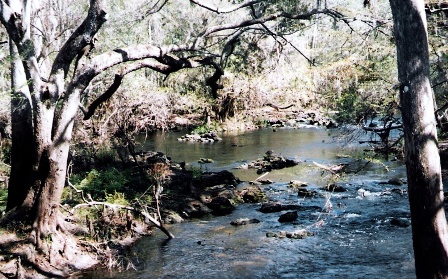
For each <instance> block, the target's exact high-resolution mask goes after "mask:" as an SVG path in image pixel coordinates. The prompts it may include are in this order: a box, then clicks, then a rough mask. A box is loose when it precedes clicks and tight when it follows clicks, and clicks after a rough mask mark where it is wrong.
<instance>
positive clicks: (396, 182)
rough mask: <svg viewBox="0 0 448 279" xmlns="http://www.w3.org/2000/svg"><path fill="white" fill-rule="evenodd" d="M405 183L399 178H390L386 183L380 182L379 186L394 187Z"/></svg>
mask: <svg viewBox="0 0 448 279" xmlns="http://www.w3.org/2000/svg"><path fill="white" fill-rule="evenodd" d="M404 183H405V182H404V181H403V180H402V179H401V178H397V177H394V178H391V179H389V180H388V181H387V182H380V183H379V184H390V185H394V186H402V185H403V184H404Z"/></svg>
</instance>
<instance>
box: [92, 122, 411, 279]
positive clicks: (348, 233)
mask: <svg viewBox="0 0 448 279" xmlns="http://www.w3.org/2000/svg"><path fill="white" fill-rule="evenodd" d="M181 135H182V133H164V134H162V133H160V134H157V135H156V136H152V137H149V138H147V139H146V141H145V143H144V146H143V148H144V149H147V150H157V151H162V152H164V153H166V154H167V155H168V156H170V157H171V158H172V159H173V160H174V161H185V162H186V163H187V164H189V165H190V167H196V168H202V169H203V170H210V171H215V170H222V169H229V170H232V171H233V172H234V173H235V174H236V175H237V176H238V177H239V178H240V179H242V180H244V181H250V180H253V179H255V178H257V177H258V175H257V174H256V173H255V171H254V170H240V169H233V168H234V167H236V166H238V165H241V164H243V163H244V162H246V161H250V160H254V159H256V158H259V157H262V156H263V154H264V153H265V152H266V151H267V150H273V151H274V152H275V153H278V154H282V155H283V156H285V157H291V158H295V159H299V160H300V161H301V163H300V164H299V165H298V166H296V167H293V168H288V169H282V170H276V171H273V172H271V173H269V174H268V175H267V176H266V177H265V178H268V179H271V180H273V181H274V183H273V184H271V185H267V186H262V188H263V189H264V190H266V191H267V192H268V194H269V196H270V197H271V199H273V200H277V201H280V202H282V203H285V204H299V205H303V206H304V207H305V209H304V210H301V211H299V218H298V219H297V221H296V222H294V223H289V224H281V223H279V222H278V221H277V219H278V217H279V215H280V214H281V213H269V214H263V213H261V212H259V211H258V210H257V209H258V208H259V207H260V205H258V204H243V205H239V206H238V208H237V209H236V210H235V212H233V213H232V214H230V215H228V216H220V217H209V218H206V219H201V220H193V221H189V222H184V223H182V224H176V225H171V226H170V227H169V230H170V231H172V232H173V233H174V235H175V236H176V238H175V239H173V240H170V241H166V237H165V235H163V234H162V233H160V232H155V233H154V235H153V236H151V237H146V238H143V239H141V240H140V241H139V242H138V243H137V244H136V245H135V247H133V249H132V251H131V253H130V255H129V258H131V259H132V260H133V263H134V267H135V269H130V270H129V271H127V272H123V273H114V274H111V273H109V272H106V271H96V272H94V274H91V275H89V276H91V277H92V278H415V275H414V266H413V264H414V263H413V252H412V239H411V228H410V227H398V226H393V225H391V223H390V221H391V220H392V218H399V219H401V220H405V221H409V206H408V197H407V193H406V188H407V187H406V185H402V186H393V185H390V184H383V183H382V182H385V181H388V180H389V179H390V178H402V179H404V178H405V177H406V175H405V168H404V166H403V165H402V163H401V162H398V161H392V160H390V161H387V160H385V161H380V160H372V161H371V162H370V163H367V162H366V161H364V160H358V159H357V158H361V156H360V154H362V149H363V148H364V147H360V146H356V145H355V146H347V145H343V144H342V143H341V142H339V141H334V140H333V135H332V134H330V132H329V131H326V130H322V129H315V128H302V129H280V130H278V131H277V132H275V133H274V132H272V130H269V129H266V130H256V131H252V132H248V133H244V134H239V135H238V134H235V135H223V136H222V137H223V141H221V142H217V143H213V144H201V143H181V142H178V141H177V138H178V137H180V136H181ZM201 157H202V158H211V159H213V160H214V161H215V163H212V164H207V165H199V164H198V163H196V162H197V160H198V159H199V158H201ZM314 162H316V163H319V164H325V165H333V164H338V163H347V162H351V163H352V164H351V165H350V166H351V168H352V170H354V171H356V174H354V173H352V174H345V175H343V176H342V177H340V180H341V182H340V185H342V186H343V187H345V188H346V189H347V191H346V192H343V193H328V192H324V191H322V190H321V188H322V186H324V185H326V184H327V183H328V182H329V181H330V180H331V179H332V178H331V177H330V176H329V175H328V174H326V173H323V172H322V170H321V169H319V168H318V167H316V165H315V164H314ZM353 162H355V163H353ZM293 179H298V180H302V181H306V182H308V183H309V186H308V188H309V189H311V190H316V191H318V192H319V195H318V196H317V197H315V198H302V197H297V194H296V193H294V192H293V191H291V190H289V189H288V187H287V184H288V182H289V181H290V180H293ZM246 183H247V182H243V183H242V184H241V185H239V187H244V185H245V184H246ZM283 213H284V212H283ZM246 217H247V218H257V219H259V220H260V221H261V222H260V223H258V224H249V225H245V226H240V227H234V226H232V225H230V222H231V221H232V220H234V219H237V218H246ZM299 229H307V230H309V231H311V232H313V233H314V235H313V236H310V237H307V238H305V239H286V238H285V239H278V238H268V237H266V233H267V232H279V231H295V230H299Z"/></svg>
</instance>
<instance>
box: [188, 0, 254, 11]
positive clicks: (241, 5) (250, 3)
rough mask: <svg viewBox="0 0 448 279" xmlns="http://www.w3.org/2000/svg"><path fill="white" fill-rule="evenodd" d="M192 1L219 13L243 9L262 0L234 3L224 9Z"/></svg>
mask: <svg viewBox="0 0 448 279" xmlns="http://www.w3.org/2000/svg"><path fill="white" fill-rule="evenodd" d="M190 2H191V3H193V4H196V5H198V6H199V7H202V8H204V9H207V10H209V11H212V12H214V13H217V14H226V13H231V12H234V11H237V10H239V9H242V8H245V7H248V6H251V5H254V4H257V3H260V2H262V1H261V0H252V1H246V2H243V3H241V4H238V5H234V6H232V7H228V8H223V9H220V8H219V7H211V6H207V5H206V4H204V3H201V2H199V1H197V0H190Z"/></svg>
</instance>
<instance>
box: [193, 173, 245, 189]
mask: <svg viewBox="0 0 448 279" xmlns="http://www.w3.org/2000/svg"><path fill="white" fill-rule="evenodd" d="M239 182H240V180H239V179H238V178H237V177H236V176H235V175H234V174H233V173H231V172H230V171H227V170H223V171H220V172H207V173H203V174H202V175H201V176H200V177H197V178H195V179H193V182H192V184H193V185H194V188H197V190H199V191H202V190H204V189H205V188H207V187H211V186H215V185H221V184H226V185H233V186H236V185H238V183H239Z"/></svg>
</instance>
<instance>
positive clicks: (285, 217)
mask: <svg viewBox="0 0 448 279" xmlns="http://www.w3.org/2000/svg"><path fill="white" fill-rule="evenodd" d="M297 218H298V214H297V211H290V212H286V213H283V214H282V215H280V217H279V218H278V221H279V222H280V223H287V222H294V221H295V220H297Z"/></svg>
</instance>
